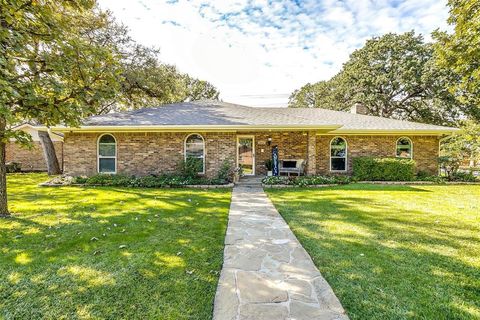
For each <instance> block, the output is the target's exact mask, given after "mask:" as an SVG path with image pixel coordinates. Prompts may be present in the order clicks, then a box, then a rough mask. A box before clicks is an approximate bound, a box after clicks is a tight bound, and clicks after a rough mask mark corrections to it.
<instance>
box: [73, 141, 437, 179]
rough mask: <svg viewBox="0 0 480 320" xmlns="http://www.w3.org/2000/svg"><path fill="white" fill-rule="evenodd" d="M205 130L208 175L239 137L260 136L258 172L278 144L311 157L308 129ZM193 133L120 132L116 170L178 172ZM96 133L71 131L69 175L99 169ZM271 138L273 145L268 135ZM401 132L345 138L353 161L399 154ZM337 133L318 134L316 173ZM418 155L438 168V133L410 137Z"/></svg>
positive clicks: (420, 163) (287, 155)
mask: <svg viewBox="0 0 480 320" xmlns="http://www.w3.org/2000/svg"><path fill="white" fill-rule="evenodd" d="M198 133H200V134H201V135H202V136H203V137H204V139H205V149H206V151H205V156H206V165H205V167H206V168H205V170H206V176H208V177H214V176H215V175H216V174H217V172H218V169H219V168H220V166H221V164H222V162H223V161H224V160H229V161H230V162H231V164H232V165H235V163H236V152H237V150H236V143H237V135H244V136H248V135H253V136H255V155H256V163H255V172H256V174H265V173H266V168H265V161H266V160H267V159H269V158H270V157H271V148H272V147H273V146H274V145H278V147H279V157H280V159H307V158H308V157H307V149H308V137H309V136H308V133H307V132H250V133H249V132H245V133H241V134H240V133H238V134H237V133H202V132H198ZM188 134H189V133H115V134H113V135H114V136H115V138H116V139H117V152H118V155H117V160H118V164H117V171H118V173H122V174H132V175H139V176H140V175H148V174H161V173H167V172H173V171H175V170H176V168H177V166H178V163H179V162H180V161H181V160H182V159H183V154H184V141H185V137H186V136H187V135H188ZM99 136H100V134H95V133H67V134H66V135H65V143H64V154H65V156H64V167H65V173H67V174H71V175H92V174H95V173H96V172H97V139H98V137H99ZM269 137H270V138H271V139H272V142H271V145H270V146H269V145H268V143H267V141H268V138H269ZM399 137H400V136H346V137H345V138H346V140H347V143H348V162H349V166H348V167H349V169H351V159H352V157H355V156H379V157H394V156H395V143H396V140H397V139H398V138H399ZM332 138H333V136H322V135H317V136H316V137H315V139H313V138H311V141H316V155H317V157H316V166H315V168H316V171H317V174H329V173H330V172H329V161H330V157H329V143H330V140H331V139H332ZM410 138H411V139H412V141H413V145H414V146H413V153H414V159H415V160H416V161H417V167H418V169H419V170H423V171H429V172H431V173H435V172H437V162H436V158H437V156H438V138H437V137H421V136H412V137H410Z"/></svg>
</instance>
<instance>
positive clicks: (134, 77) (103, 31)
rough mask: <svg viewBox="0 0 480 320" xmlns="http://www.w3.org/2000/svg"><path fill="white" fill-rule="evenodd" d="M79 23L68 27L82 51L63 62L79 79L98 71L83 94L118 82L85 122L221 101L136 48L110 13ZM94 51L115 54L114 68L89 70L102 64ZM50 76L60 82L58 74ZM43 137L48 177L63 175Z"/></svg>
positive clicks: (149, 51) (85, 16)
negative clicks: (165, 105) (194, 102)
mask: <svg viewBox="0 0 480 320" xmlns="http://www.w3.org/2000/svg"><path fill="white" fill-rule="evenodd" d="M76 19H77V20H79V21H78V22H80V23H79V24H77V25H74V26H70V28H74V29H75V30H77V31H78V32H76V33H75V34H73V35H72V36H78V37H79V38H78V39H79V40H80V37H83V38H81V40H82V41H81V43H82V46H79V45H76V47H75V50H76V51H77V52H78V53H79V56H80V57H79V58H77V59H71V60H69V61H68V63H65V61H62V60H59V62H61V63H62V64H64V65H65V66H68V67H69V68H70V69H72V70H78V71H79V76H83V74H84V73H88V70H91V71H94V73H95V74H96V80H94V81H93V82H92V81H90V82H83V83H81V86H78V88H79V89H80V90H79V92H81V91H83V90H82V88H83V89H85V90H87V91H89V90H90V91H91V90H99V87H98V84H100V86H103V85H104V80H105V78H106V77H111V76H114V78H113V79H112V78H110V80H109V81H108V83H110V84H112V81H111V80H113V81H114V82H115V83H114V85H113V86H111V87H110V88H109V89H110V91H109V94H108V95H106V94H102V92H101V91H99V92H98V93H100V97H101V99H97V100H96V103H95V105H92V107H93V108H91V109H89V110H88V112H87V113H86V114H84V116H86V115H92V114H102V113H106V112H109V111H112V110H118V109H122V110H125V109H136V108H142V107H147V106H151V105H159V104H162V103H170V102H179V101H185V100H199V99H217V98H218V94H219V93H218V91H217V90H216V88H215V87H214V86H213V85H211V84H210V83H208V82H206V81H202V80H199V79H195V78H192V77H190V76H189V75H187V74H183V73H180V72H178V70H177V69H176V68H175V67H174V66H171V65H166V64H163V63H161V62H160V61H159V59H158V53H159V50H157V49H155V48H148V47H145V46H142V45H139V44H137V43H135V42H134V41H133V40H132V39H131V38H130V36H129V35H128V30H127V28H126V27H125V26H123V25H121V24H119V23H117V22H116V21H115V19H114V18H113V17H112V16H111V14H110V13H109V12H101V11H100V10H98V9H97V8H92V9H91V10H89V11H88V12H87V13H85V12H84V13H82V15H81V16H80V17H77V18H76ZM37 41H38V40H37ZM40 41H41V40H40ZM84 48H87V49H88V50H85V49H84ZM96 48H108V50H110V51H111V52H113V53H115V57H116V63H115V65H112V64H110V67H109V68H98V65H95V64H94V65H88V64H86V60H87V61H95V59H98V58H101V56H99V55H97V54H96V51H95V50H96ZM45 50H49V48H48V47H39V48H38V49H37V51H38V52H37V55H49V52H47V53H46V52H45ZM43 64H44V62H43V60H33V61H32V62H31V63H30V64H29V68H30V69H35V70H41V68H42V66H43ZM48 72H49V73H51V74H54V75H55V76H57V74H55V73H54V72H53V73H52V72H51V71H48ZM38 73H39V77H38V78H37V79H33V80H32V81H37V80H39V79H42V78H43V77H44V75H43V73H44V72H43V71H40V72H38ZM82 80H83V78H82ZM92 83H93V84H94V85H92ZM82 86H83V87H82ZM100 89H103V88H102V87H100ZM25 98H27V97H26V96H22V97H19V100H22V99H25ZM35 122H37V123H39V124H44V125H48V124H47V123H45V122H43V121H42V119H35ZM40 136H41V142H42V147H43V150H44V155H45V160H46V163H47V168H48V173H49V174H59V173H60V171H61V170H60V166H59V164H58V160H57V159H56V155H55V150H54V147H53V142H52V141H51V139H50V136H49V135H48V134H47V133H46V132H40Z"/></svg>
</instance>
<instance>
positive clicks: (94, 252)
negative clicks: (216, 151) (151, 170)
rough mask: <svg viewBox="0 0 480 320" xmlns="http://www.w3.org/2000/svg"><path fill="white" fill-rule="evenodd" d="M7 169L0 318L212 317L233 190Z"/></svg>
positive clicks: (0, 236) (0, 229)
mask: <svg viewBox="0 0 480 320" xmlns="http://www.w3.org/2000/svg"><path fill="white" fill-rule="evenodd" d="M45 180H47V176H46V175H43V174H13V175H9V176H8V190H9V191H8V192H9V200H10V203H9V205H10V209H11V212H12V213H13V216H12V217H11V218H7V219H2V220H0V319H210V318H211V314H212V309H213V299H214V295H215V290H216V285H217V281H218V277H219V271H220V270H221V265H222V256H223V240H224V234H225V230H226V223H227V215H228V207H229V203H230V191H228V190H221V189H215V190H208V191H204V190H197V189H195V190H189V189H156V190H155V189H148V190H146V189H126V188H123V189H122V188H109V187H99V188H94V187H92V188H76V187H59V188H42V187H38V186H37V184H38V183H40V182H43V181H45Z"/></svg>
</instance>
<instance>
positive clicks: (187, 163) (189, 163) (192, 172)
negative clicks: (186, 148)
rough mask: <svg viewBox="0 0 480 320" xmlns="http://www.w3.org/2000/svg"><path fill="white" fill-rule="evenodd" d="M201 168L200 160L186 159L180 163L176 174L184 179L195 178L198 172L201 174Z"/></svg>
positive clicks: (201, 162)
mask: <svg viewBox="0 0 480 320" xmlns="http://www.w3.org/2000/svg"><path fill="white" fill-rule="evenodd" d="M202 166H203V161H202V159H199V158H194V157H187V158H186V159H185V160H182V161H180V164H179V165H178V174H179V175H181V176H182V177H185V178H195V177H197V176H198V173H199V172H202V169H203V167H202Z"/></svg>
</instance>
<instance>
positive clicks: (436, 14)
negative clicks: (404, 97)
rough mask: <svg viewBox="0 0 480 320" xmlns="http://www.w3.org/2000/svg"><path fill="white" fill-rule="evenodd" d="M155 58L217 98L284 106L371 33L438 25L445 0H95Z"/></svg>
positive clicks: (442, 18)
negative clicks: (205, 85) (208, 86)
mask: <svg viewBox="0 0 480 320" xmlns="http://www.w3.org/2000/svg"><path fill="white" fill-rule="evenodd" d="M99 3H100V6H101V8H103V9H108V10H110V11H112V12H113V14H114V16H115V17H116V18H117V19H118V20H119V21H120V22H122V23H123V24H125V25H126V26H128V27H129V29H130V34H131V36H132V37H133V38H134V39H135V40H136V41H138V42H139V43H142V44H144V45H149V46H155V47H157V48H159V49H160V59H161V60H162V61H163V62H165V63H169V64H174V65H176V66H177V67H178V69H179V70H180V71H181V72H185V73H188V74H190V75H192V76H194V77H197V78H200V79H203V80H207V81H209V82H211V83H212V84H213V85H215V86H216V87H217V88H218V89H219V91H220V93H221V95H220V98H221V99H222V100H223V101H227V102H233V103H238V104H244V105H249V106H263V107H269V106H277V107H282V106H286V105H287V103H288V97H289V95H290V94H291V93H292V92H293V91H294V90H295V89H298V88H300V87H301V86H303V85H304V84H306V83H308V82H311V83H314V82H317V81H320V80H328V79H329V78H330V77H332V76H333V75H335V74H336V73H337V72H338V71H340V69H341V67H342V64H343V63H344V62H345V61H347V60H348V57H349V55H350V53H352V52H353V51H354V50H355V49H358V48H361V47H362V46H363V44H364V43H365V41H366V40H367V39H369V38H371V37H373V36H381V35H383V34H385V33H388V32H396V33H401V32H406V31H410V30H415V31H416V32H417V33H421V34H423V35H424V36H425V38H426V39H427V40H430V39H431V37H430V33H431V32H432V31H434V30H435V29H437V28H440V29H442V30H446V29H448V28H447V25H446V20H447V17H448V8H447V7H446V0H403V1H402V0H384V1H382V0H339V1H334V0H303V1H302V0H290V1H273V0H270V1H268V0H266V1H263V0H231V1H230V0H99Z"/></svg>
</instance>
